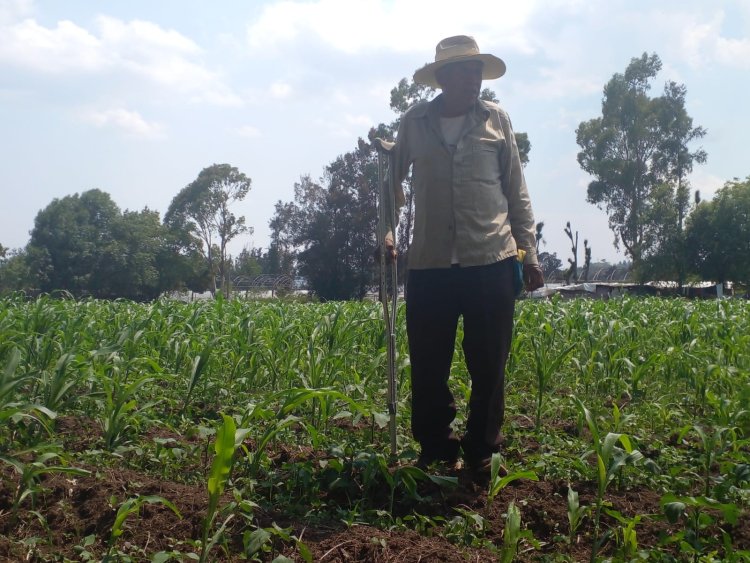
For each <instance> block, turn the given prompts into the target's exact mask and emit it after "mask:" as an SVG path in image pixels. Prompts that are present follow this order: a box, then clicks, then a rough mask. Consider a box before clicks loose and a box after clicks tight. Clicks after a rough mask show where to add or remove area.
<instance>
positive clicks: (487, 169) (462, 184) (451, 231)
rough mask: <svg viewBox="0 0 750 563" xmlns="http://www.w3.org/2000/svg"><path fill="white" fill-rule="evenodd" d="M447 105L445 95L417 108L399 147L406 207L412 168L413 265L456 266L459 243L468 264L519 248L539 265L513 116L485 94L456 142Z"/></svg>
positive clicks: (405, 120) (399, 199) (396, 156)
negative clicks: (449, 134) (444, 115)
mask: <svg viewBox="0 0 750 563" xmlns="http://www.w3.org/2000/svg"><path fill="white" fill-rule="evenodd" d="M440 104H441V96H438V97H436V98H435V99H433V100H432V101H430V102H420V103H418V104H416V105H414V106H413V107H412V108H410V109H409V110H408V111H407V112H406V113H405V114H404V115H403V117H402V118H401V124H400V127H399V131H398V136H397V138H396V145H395V147H394V149H393V160H392V163H393V165H394V167H395V170H394V175H395V180H396V181H395V186H394V192H395V193H394V197H395V201H396V205H397V207H398V208H400V207H401V206H402V205H403V202H404V194H403V188H402V187H401V182H402V181H403V179H404V178H405V177H406V175H407V173H408V171H409V167H410V166H411V167H412V189H413V190H414V198H415V204H414V205H415V216H414V230H413V238H412V243H411V246H410V247H409V257H408V265H409V268H410V269H427V268H450V267H451V256H452V251H453V250H454V249H455V252H456V257H457V258H458V261H459V263H460V265H461V266H462V267H466V266H480V265H486V264H492V263H494V262H497V261H499V260H503V259H505V258H508V257H511V256H515V255H516V254H517V249H518V248H522V249H524V250H525V251H526V260H525V262H526V263H527V264H537V263H538V260H537V256H536V224H535V222H534V214H533V212H532V209H531V201H530V199H529V194H528V191H527V189H526V181H525V180H524V177H523V169H522V166H521V159H520V157H519V154H518V147H517V145H516V139H515V136H514V134H513V128H512V126H511V123H510V119H509V118H508V115H507V114H506V113H505V111H504V110H502V109H501V108H500V107H499V106H498V105H497V104H494V103H492V102H486V101H483V100H477V103H476V104H475V105H474V107H473V109H472V110H470V111H469V114H468V115H467V116H466V120H465V122H464V127H463V130H462V132H461V135H460V138H459V140H458V143H457V145H456V146H455V147H450V146H449V145H448V144H447V143H446V142H445V139H444V138H443V134H442V132H441V127H440ZM396 216H397V217H398V213H397V214H396ZM389 227H390V228H395V226H394V225H389Z"/></svg>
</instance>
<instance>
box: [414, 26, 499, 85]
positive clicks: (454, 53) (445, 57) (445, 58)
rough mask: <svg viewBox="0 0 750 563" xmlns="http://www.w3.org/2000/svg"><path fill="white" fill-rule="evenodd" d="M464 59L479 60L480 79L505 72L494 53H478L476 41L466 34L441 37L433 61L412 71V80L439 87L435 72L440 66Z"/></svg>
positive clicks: (488, 78)
mask: <svg viewBox="0 0 750 563" xmlns="http://www.w3.org/2000/svg"><path fill="white" fill-rule="evenodd" d="M464 61H481V62H482V63H483V65H482V80H492V79H494V78H500V77H501V76H502V75H503V74H505V63H504V62H503V60H502V59H499V58H498V57H496V56H495V55H490V54H487V53H480V52H479V47H478V46H477V42H476V41H474V38H473V37H469V36H468V35H456V36H454V37H448V38H446V39H443V40H442V41H441V42H440V43H438V44H437V47H435V62H434V63H429V64H426V65H425V66H423V67H422V68H420V69H419V70H418V71H417V72H415V73H414V82H417V83H418V84H424V85H425V86H431V87H432V88H440V85H439V84H438V82H437V79H436V78H435V72H436V71H437V69H439V68H440V67H443V66H445V65H449V64H451V63H462V62H464Z"/></svg>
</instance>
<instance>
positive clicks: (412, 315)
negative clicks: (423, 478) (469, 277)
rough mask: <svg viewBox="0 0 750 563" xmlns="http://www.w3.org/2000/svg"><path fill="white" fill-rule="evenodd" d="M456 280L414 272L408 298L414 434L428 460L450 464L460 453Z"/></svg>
mask: <svg viewBox="0 0 750 563" xmlns="http://www.w3.org/2000/svg"><path fill="white" fill-rule="evenodd" d="M454 278H455V271H454V270H411V271H410V272H409V278H408V287H407V293H406V330H407V335H408V339H409V356H410V360H411V388H412V410H411V423H412V433H413V434H414V438H415V439H416V440H417V442H419V444H420V446H421V449H422V454H423V455H425V456H428V457H434V458H436V459H446V460H449V459H452V458H455V457H456V456H457V454H458V449H459V441H458V437H457V436H456V435H455V433H454V432H453V430H452V429H451V427H450V425H451V423H452V422H453V419H454V418H455V416H456V403H455V400H454V398H453V394H452V393H451V391H450V389H449V387H448V377H449V375H450V367H451V361H452V358H453V351H454V346H455V340H456V326H457V324H458V299H457V296H456V295H455V292H454V289H453V280H454Z"/></svg>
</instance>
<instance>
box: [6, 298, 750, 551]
mask: <svg viewBox="0 0 750 563" xmlns="http://www.w3.org/2000/svg"><path fill="white" fill-rule="evenodd" d="M403 315H404V310H403V306H402V308H401V309H400V310H399V323H398V335H397V343H398V357H397V364H398V386H399V402H398V411H397V412H398V457H397V459H394V458H392V457H391V455H390V445H389V436H388V428H387V424H388V414H387V412H386V390H387V367H386V364H387V352H386V338H385V335H384V334H383V322H382V310H381V308H380V305H379V304H378V303H372V302H336V303H323V304H315V303H299V302H291V301H290V302H287V301H281V300H277V301H262V302H261V301H258V302H254V301H242V300H232V301H224V300H216V301H207V302H200V303H183V302H179V301H167V300H161V301H156V302H153V303H148V304H139V303H132V302H127V301H109V302H108V301H96V300H82V301H76V300H72V299H52V298H49V297H40V298H38V299H35V300H26V299H23V298H21V297H20V296H12V297H8V298H5V299H3V300H0V560H8V561H102V560H105V561H155V562H163V561H191V560H195V561H246V560H248V561H280V562H281V561H320V562H357V561H361V562H364V561H376V562H380V561H382V562H385V561H399V562H417V561H423V562H428V561H432V562H438V561H441V562H442V561H480V562H481V561H588V560H611V561H633V560H636V561H642V560H648V561H750V513H749V511H750V303H749V302H747V301H741V300H719V301H717V300H714V301H685V300H680V299H656V298H623V299H618V300H611V301H607V302H605V301H593V300H570V301H563V300H559V299H552V300H548V301H542V300H524V301H521V302H519V303H518V305H517V310H516V317H517V319H516V338H515V340H514V345H513V350H512V354H511V358H510V361H509V366H508V376H507V397H508V403H507V417H506V422H505V426H504V438H503V439H504V445H503V450H502V454H500V455H496V457H495V459H493V471H492V473H491V474H490V475H489V476H486V477H484V478H479V477H477V476H476V475H470V474H468V473H467V472H466V470H464V469H455V468H450V469H448V468H441V467H439V466H437V467H432V468H430V469H429V470H428V471H426V472H424V471H422V470H420V469H418V468H416V467H415V466H414V462H415V460H416V456H417V451H416V450H415V444H414V442H413V440H412V438H411V435H410V431H409V420H410V410H409V396H410V388H409V361H408V354H407V342H406V334H405V327H404V318H403ZM457 338H458V340H459V341H460V339H461V330H460V329H459V334H458V337H457ZM451 382H452V383H451V384H452V387H453V390H454V393H455V396H456V399H457V403H458V411H459V415H458V419H457V421H456V424H457V430H458V431H459V432H460V431H461V429H462V428H463V424H464V422H465V415H466V412H465V406H466V402H467V398H468V394H469V392H470V389H469V377H468V374H467V373H466V369H465V366H464V362H463V356H462V352H461V348H460V345H459V346H457V348H456V355H455V358H454V365H453V371H452V376H451ZM500 464H502V465H503V466H504V467H505V468H507V475H506V474H505V472H503V471H501V470H500V468H499V467H500Z"/></svg>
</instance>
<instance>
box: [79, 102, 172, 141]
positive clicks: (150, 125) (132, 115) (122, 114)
mask: <svg viewBox="0 0 750 563" xmlns="http://www.w3.org/2000/svg"><path fill="white" fill-rule="evenodd" d="M81 117H82V119H83V120H84V121H86V122H88V123H91V124H93V125H95V126H97V127H114V128H116V129H120V130H122V131H125V132H126V133H128V134H130V135H133V136H136V137H148V138H156V137H161V136H162V133H163V129H164V128H163V126H162V125H161V124H160V123H156V122H148V121H146V120H145V119H144V118H143V117H142V116H141V114H139V113H138V112H137V111H130V110H126V109H123V108H114V109H108V110H88V111H84V112H82V113H81Z"/></svg>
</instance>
